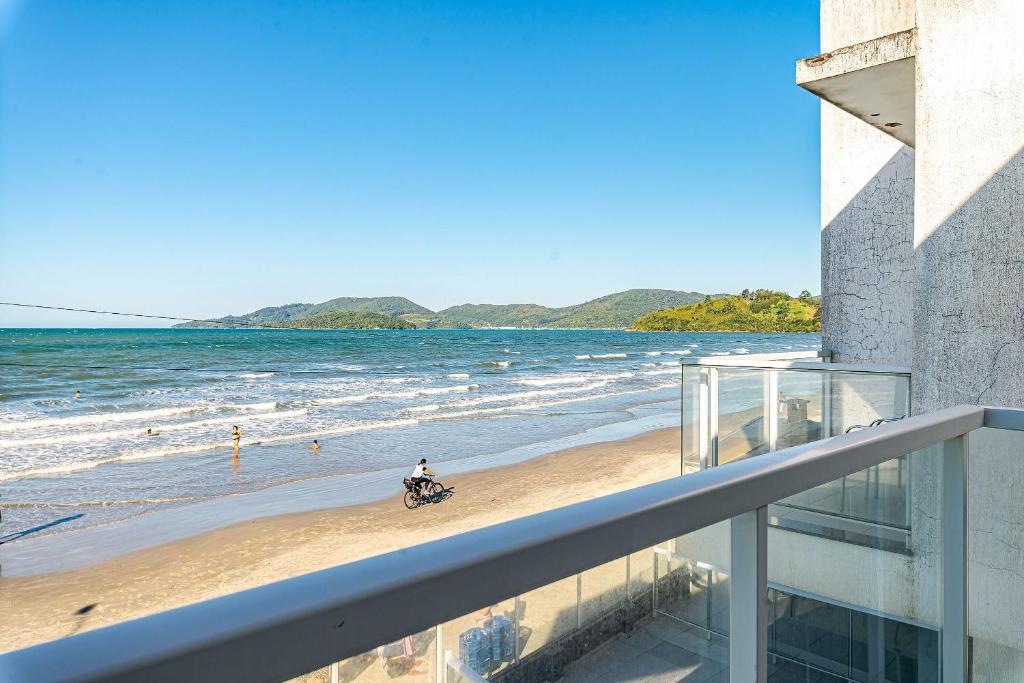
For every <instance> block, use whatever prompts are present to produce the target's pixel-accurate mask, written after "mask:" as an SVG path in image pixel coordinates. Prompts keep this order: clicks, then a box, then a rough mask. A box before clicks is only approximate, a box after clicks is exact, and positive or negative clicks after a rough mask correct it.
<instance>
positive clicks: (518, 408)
mask: <svg viewBox="0 0 1024 683" xmlns="http://www.w3.org/2000/svg"><path fill="white" fill-rule="evenodd" d="M675 386H677V384H676V383H675V382H672V383H669V384H657V385H654V386H653V387H646V388H644V389H633V390H629V391H613V392H609V393H605V394H590V395H587V396H575V397H572V398H563V399H559V400H557V401H540V402H537V403H517V404H514V405H510V406H499V407H497V408H476V409H474V410H463V411H460V412H455V413H439V414H438V415H435V416H431V417H421V418H418V421H420V422H434V421H437V420H453V419H457V418H460V417H474V416H479V415H495V414H501V413H516V412H524V411H527V410H539V409H541V408H553V407H556V406H561V405H568V404H570V403H579V402H580V401H595V400H599V399H603V398H616V397H619V396H630V395H633V394H645V393H647V392H649V391H657V390H659V389H668V388H670V387H675Z"/></svg>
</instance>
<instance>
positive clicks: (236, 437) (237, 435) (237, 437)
mask: <svg viewBox="0 0 1024 683" xmlns="http://www.w3.org/2000/svg"><path fill="white" fill-rule="evenodd" d="M231 440H232V441H233V442H234V444H235V450H238V442H239V441H241V440H242V430H241V429H239V428H238V425H235V426H234V427H232V428H231Z"/></svg>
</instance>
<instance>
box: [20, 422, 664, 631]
mask: <svg viewBox="0 0 1024 683" xmlns="http://www.w3.org/2000/svg"><path fill="white" fill-rule="evenodd" d="M679 438H680V433H679V429H678V428H674V429H662V430H657V431H652V432H647V433H644V434H641V435H639V436H636V437H633V438H629V439H625V440H621V441H615V442H605V443H597V444H590V445H585V446H580V447H576V448H572V449H568V450H564V451H561V452H557V453H552V454H549V455H545V456H541V457H538V458H535V459H532V460H529V461H528V462H524V463H520V464H516V465H510V466H507V467H500V468H495V469H490V470H485V471H481V472H474V473H469V474H464V475H461V476H457V477H454V478H451V479H447V480H446V481H445V484H446V485H449V486H450V485H454V486H455V490H456V495H455V496H454V497H453V498H452V499H451V500H448V501H446V502H444V503H441V504H437V505H430V506H426V507H423V508H420V509H416V510H407V509H406V508H405V507H404V506H403V504H402V502H401V500H400V498H399V497H397V496H395V497H392V498H389V499H387V500H383V501H380V502H375V503H369V504H363V505H355V506H349V507H340V508H332V509H327V510H319V511H315V512H304V513H298V514H290V515H280V516H276V517H266V518H262V519H255V520H252V521H248V522H244V523H241V524H236V525H233V526H230V527H226V528H223V529H218V530H215V531H211V532H208V533H204V534H201V535H198V536H194V537H191V538H186V539H182V540H180V541H175V542H172V543H167V544H164V545H160V546H156V547H152V548H149V549H146V550H142V551H139V552H135V553H131V554H127V555H124V556H120V557H117V558H113V559H110V560H106V561H103V562H100V563H98V564H94V565H90V566H87V567H82V568H78V569H74V570H70V571H65V572H57V573H51V574H43V575H38V576H26V577H2V578H0V598H2V603H3V606H4V609H3V610H2V611H0V633H2V634H3V635H2V638H0V650H3V651H7V650H12V649H17V648H20V647H24V646H27V645H31V644H34V643H38V642H42V641H46V640H52V639H55V638H60V637H63V636H66V635H70V634H72V633H77V632H81V631H85V630H89V629H94V628H98V627H100V626H104V625H107V624H111V623H116V622H120V621H124V620H127V619H132V618H136V617H140V616H143V615H146V614H151V613H154V612H159V611H162V610H166V609H171V608H173V607H178V606H181V605H185V604H189V603H193V602H198V601H201V600H206V599H209V598H213V597H216V596H219V595H224V594H227V593H231V592H235V591H239V590H244V589H247V588H252V587H254V586H259V585H262V584H266V583H270V582H273V581H278V580H281V579H285V578H289V577H292V576H298V575H301V574H304V573H308V572H312V571H317V570H320V569H324V568H327V567H331V566H335V565H338V564H343V563H346V562H351V561H354V560H358V559H361V558H365V557H370V556H373V555H377V554H380V553H385V552H389V551H392V550H396V549H399V548H402V547H405V546H408V545H411V544H414V543H422V542H425V541H430V540H435V539H439V538H444V537H446V536H451V535H454V534H458V533H462V532H464V531H468V530H471V529H476V528H479V527H483V526H487V525H490V524H496V523H499V522H503V521H506V520H509V519H512V518H514V517H519V516H523V515H527V514H532V513H536V512H541V511H543V510H547V509H551V508H555V507H559V506H563V505H568V504H571V503H576V502H579V501H582V500H585V499H588V498H593V497H595V496H600V495H605V494H608V493H613V492H616V491H621V490H625V489H628V488H632V487H635V486H640V485H643V484H646V483H651V482H654V481H660V480H663V479H666V478H668V477H672V476H676V475H678V474H679V471H680V470H679V468H680V461H679ZM595 471H597V472H600V474H601V476H600V477H598V478H596V479H595V478H594V477H593V473H594V472H595Z"/></svg>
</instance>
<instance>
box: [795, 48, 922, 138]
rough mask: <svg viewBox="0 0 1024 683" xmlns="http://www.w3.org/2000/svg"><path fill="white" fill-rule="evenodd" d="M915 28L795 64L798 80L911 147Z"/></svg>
mask: <svg viewBox="0 0 1024 683" xmlns="http://www.w3.org/2000/svg"><path fill="white" fill-rule="evenodd" d="M916 54H917V30H916V29H909V30H907V31H900V32H899V33H893V34H891V35H888V36H882V37H881V38H875V39H873V40H869V41H866V42H863V43H858V44H857V45H851V46H849V47H844V48H840V49H839V50H833V51H832V52H827V53H825V54H822V55H817V56H816V57H810V58H808V59H801V60H800V61H798V62H797V63H796V82H797V85H799V86H800V87H801V88H804V89H805V90H808V91H810V92H812V93H814V94H815V95H817V96H818V97H820V98H822V99H823V100H825V101H827V102H830V103H832V104H834V105H835V106H837V107H839V108H840V109H842V110H843V111H846V112H848V113H850V114H852V115H854V116H856V117H857V118H859V119H861V120H862V121H864V122H866V123H868V124H870V125H871V126H874V127H875V128H877V129H878V130H880V131H882V132H883V133H885V134H887V135H890V136H892V137H894V138H896V139H897V140H899V141H900V142H902V143H904V144H905V145H908V146H910V147H913V146H914V132H915V131H914V117H915V112H914V71H915V59H916Z"/></svg>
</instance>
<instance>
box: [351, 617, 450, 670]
mask: <svg viewBox="0 0 1024 683" xmlns="http://www.w3.org/2000/svg"><path fill="white" fill-rule="evenodd" d="M442 629H443V627H442V625H441V624H438V625H437V627H436V628H435V629H434V680H435V681H437V683H444V681H445V679H446V678H447V673H448V671H447V667H446V666H445V664H444V643H443V642H442V640H443V638H442ZM332 683H337V681H332Z"/></svg>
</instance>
